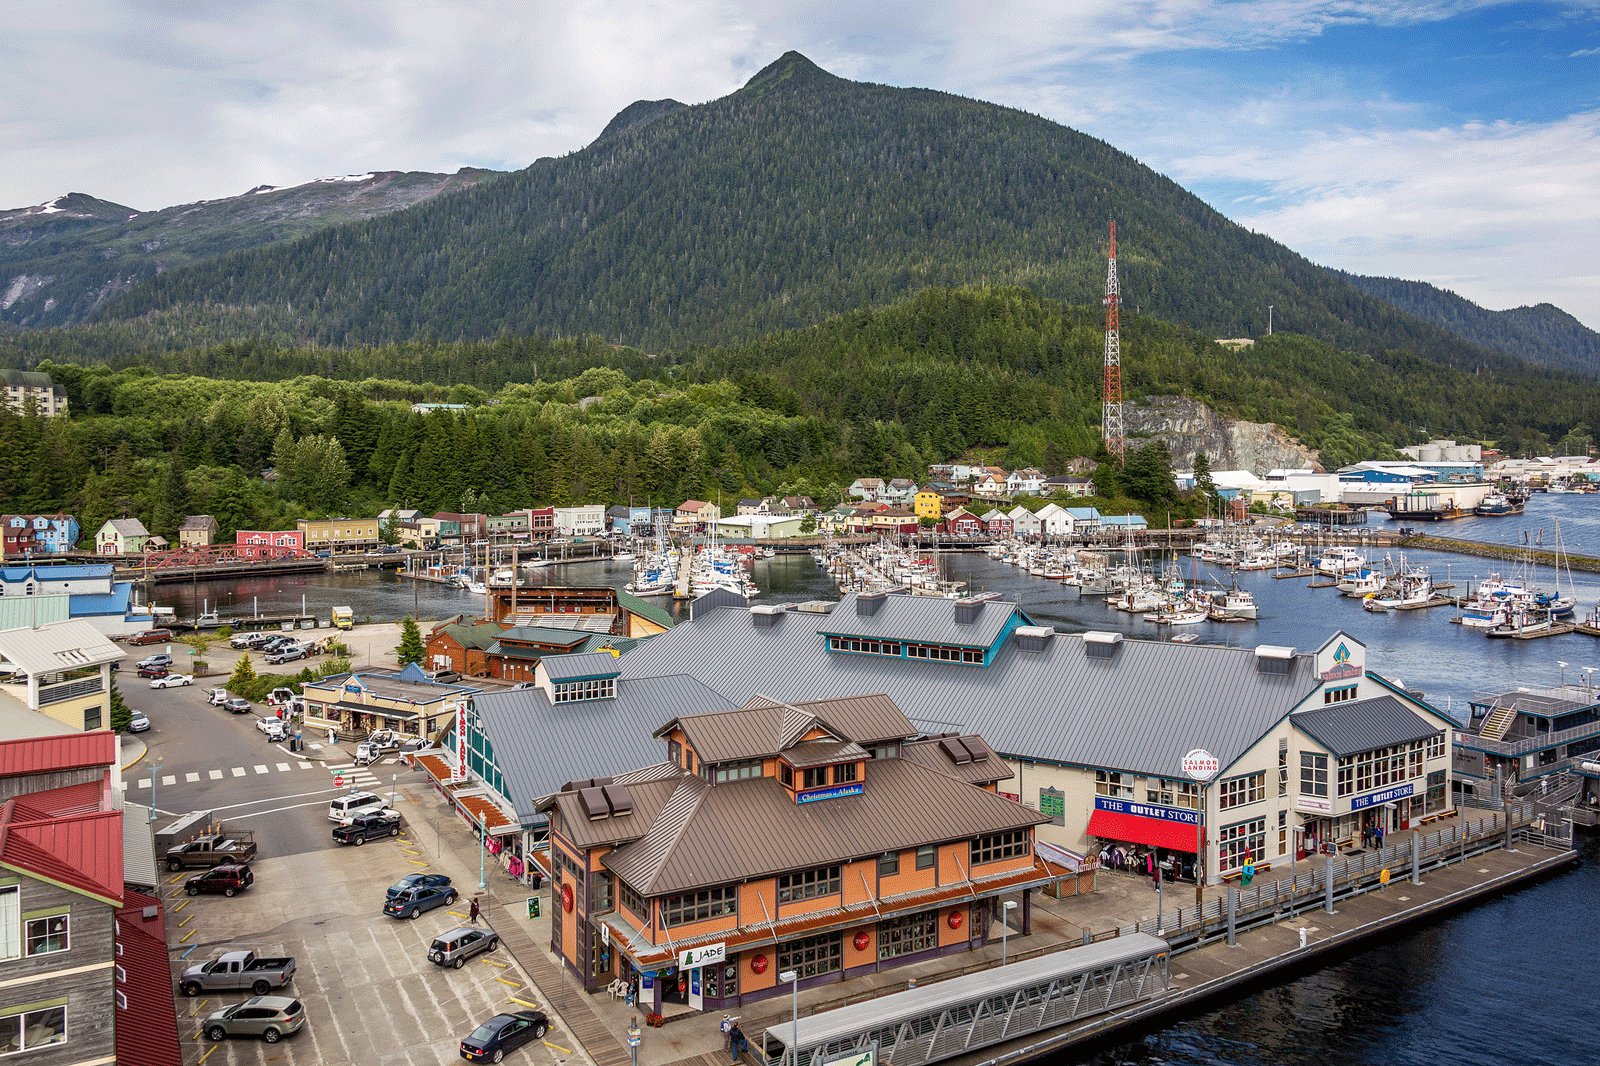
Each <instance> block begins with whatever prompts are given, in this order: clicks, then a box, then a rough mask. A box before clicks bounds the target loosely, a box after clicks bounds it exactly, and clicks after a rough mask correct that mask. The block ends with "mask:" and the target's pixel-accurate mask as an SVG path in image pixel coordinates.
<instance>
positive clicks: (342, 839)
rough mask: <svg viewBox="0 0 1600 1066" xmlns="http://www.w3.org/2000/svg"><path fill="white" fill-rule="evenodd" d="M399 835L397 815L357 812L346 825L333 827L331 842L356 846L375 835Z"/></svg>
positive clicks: (375, 836) (373, 837) (374, 837)
mask: <svg viewBox="0 0 1600 1066" xmlns="http://www.w3.org/2000/svg"><path fill="white" fill-rule="evenodd" d="M395 813H396V812H393V811H391V812H389V814H395ZM399 835H400V819H399V817H398V816H396V817H386V816H385V815H384V814H380V813H372V814H358V815H356V816H355V818H354V819H352V820H351V821H350V823H349V824H348V825H337V826H334V827H333V842H334V843H335V844H354V845H356V846H357V847H360V846H361V845H362V844H365V843H366V842H367V841H369V840H373V839H376V838H377V837H397V836H399Z"/></svg>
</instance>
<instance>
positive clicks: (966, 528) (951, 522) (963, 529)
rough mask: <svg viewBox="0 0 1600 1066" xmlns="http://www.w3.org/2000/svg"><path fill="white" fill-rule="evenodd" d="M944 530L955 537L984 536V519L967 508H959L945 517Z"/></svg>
mask: <svg viewBox="0 0 1600 1066" xmlns="http://www.w3.org/2000/svg"><path fill="white" fill-rule="evenodd" d="M944 528H945V532H947V533H949V534H950V535H951V536H953V537H978V536H982V535H983V519H981V518H979V517H978V516H977V515H975V514H973V513H972V512H971V511H969V510H967V509H966V508H965V507H957V508H956V509H955V510H953V511H951V512H950V513H949V514H947V515H945V516H944Z"/></svg>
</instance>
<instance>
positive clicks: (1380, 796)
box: [1350, 785, 1417, 811]
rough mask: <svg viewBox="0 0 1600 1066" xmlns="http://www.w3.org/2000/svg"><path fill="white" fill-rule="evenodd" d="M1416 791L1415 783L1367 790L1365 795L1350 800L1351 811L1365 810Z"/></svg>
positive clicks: (1403, 797) (1402, 797) (1391, 801)
mask: <svg viewBox="0 0 1600 1066" xmlns="http://www.w3.org/2000/svg"><path fill="white" fill-rule="evenodd" d="M1416 791H1417V786H1416V785H1396V786H1394V787H1393V788H1386V789H1384V790H1383V791H1382V792H1368V793H1367V794H1366V795H1365V796H1357V797H1355V798H1354V799H1352V800H1351V801H1350V809H1351V810H1352V811H1361V810H1366V809H1367V808H1368V807H1381V806H1383V805H1384V804H1385V803H1393V802H1394V801H1395V800H1398V799H1405V798H1406V797H1407V796H1410V795H1411V794H1413V793H1414V792H1416Z"/></svg>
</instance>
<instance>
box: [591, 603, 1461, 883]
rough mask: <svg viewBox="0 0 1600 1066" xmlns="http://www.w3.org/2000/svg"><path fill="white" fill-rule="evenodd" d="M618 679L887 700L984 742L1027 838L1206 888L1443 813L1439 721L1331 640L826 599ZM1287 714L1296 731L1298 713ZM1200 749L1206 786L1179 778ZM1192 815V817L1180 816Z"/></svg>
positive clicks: (681, 648) (686, 628)
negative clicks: (1102, 628) (1099, 852)
mask: <svg viewBox="0 0 1600 1066" xmlns="http://www.w3.org/2000/svg"><path fill="white" fill-rule="evenodd" d="M620 665H621V675H620V676H621V677H623V678H646V677H664V676H680V675H686V676H689V677H693V678H695V679H697V680H699V681H700V682H702V683H704V684H705V685H706V686H708V687H709V688H711V689H713V690H715V691H716V692H719V693H721V694H722V695H723V696H724V697H726V698H727V699H728V700H730V701H731V702H734V703H740V704H742V703H743V702H745V701H747V700H750V699H753V698H755V697H756V696H757V695H761V696H766V697H769V698H771V699H776V700H796V699H808V698H814V697H815V696H816V695H817V694H818V693H835V694H837V693H854V692H873V691H876V692H884V693H886V694H887V695H888V696H889V697H890V698H891V699H893V700H894V701H895V703H896V704H897V705H899V706H900V707H901V708H902V709H904V710H905V712H906V713H907V714H910V715H912V716H914V717H916V718H919V719H922V718H926V719H928V720H931V721H936V722H938V723H940V724H941V726H942V727H943V728H953V729H960V730H963V731H968V732H974V733H980V734H982V735H983V736H984V737H985V738H986V739H988V741H989V742H990V743H991V744H992V745H994V747H995V749H996V750H997V751H999V752H1000V753H1001V755H1002V756H1003V757H1004V758H1005V760H1006V761H1007V762H1008V763H1009V764H1010V765H1011V766H1012V768H1013V769H1014V770H1016V771H1017V773H1018V777H1017V782H1018V783H1017V786H1016V790H1015V792H1014V793H1013V795H1014V796H1015V797H1016V798H1017V799H1018V800H1019V801H1020V802H1022V803H1024V804H1025V805H1026V806H1029V807H1034V808H1036V809H1039V810H1041V811H1043V812H1045V813H1048V814H1050V815H1051V824H1050V825H1047V826H1045V827H1043V828H1042V830H1041V834H1040V835H1041V837H1042V838H1043V839H1045V840H1048V841H1049V842H1051V843H1054V844H1057V845H1059V846H1061V847H1064V848H1067V849H1070V850H1074V851H1080V852H1088V851H1090V850H1093V849H1094V848H1096V847H1097V846H1099V845H1101V844H1102V843H1105V844H1109V843H1112V842H1120V843H1123V844H1125V845H1135V846H1138V847H1146V848H1157V849H1160V850H1161V851H1163V852H1164V853H1176V854H1177V856H1178V857H1183V856H1187V857H1188V859H1189V861H1192V858H1193V856H1194V854H1195V841H1194V837H1195V829H1196V823H1197V822H1203V824H1204V826H1205V829H1204V838H1205V848H1206V860H1205V870H1206V871H1207V877H1208V878H1209V879H1210V880H1213V881H1214V880H1216V878H1217V877H1218V875H1226V874H1232V873H1234V872H1236V871H1237V870H1238V868H1239V867H1240V866H1241V865H1243V860H1244V857H1245V855H1246V854H1247V853H1248V854H1249V855H1250V856H1251V857H1252V858H1253V859H1254V860H1255V861H1256V862H1257V863H1258V864H1262V863H1268V864H1270V863H1281V862H1286V861H1287V860H1288V857H1289V855H1290V852H1291V843H1292V842H1293V841H1294V840H1295V838H1296V831H1297V830H1298V831H1300V833H1301V834H1302V840H1315V841H1316V842H1317V843H1318V845H1319V846H1323V847H1328V848H1340V847H1347V846H1350V845H1352V844H1355V845H1356V846H1359V843H1360V839H1361V830H1362V829H1363V828H1367V827H1369V826H1379V825H1381V826H1382V828H1384V829H1385V830H1386V831H1388V830H1394V829H1403V828H1406V827H1409V826H1414V825H1416V824H1419V823H1421V822H1423V821H1424V820H1426V819H1432V818H1434V817H1437V816H1438V815H1440V814H1442V813H1444V812H1446V811H1447V810H1449V809H1450V787H1449V781H1450V766H1451V761H1450V757H1449V749H1450V732H1451V728H1452V723H1451V722H1450V720H1449V719H1448V718H1447V717H1445V716H1444V715H1443V714H1441V713H1440V712H1439V711H1437V710H1436V709H1434V708H1433V707H1431V706H1430V705H1429V704H1428V703H1426V701H1424V700H1422V699H1420V698H1418V697H1416V696H1414V695H1413V694H1411V693H1409V692H1407V691H1406V690H1405V689H1404V688H1403V687H1401V686H1399V685H1397V684H1394V683H1392V682H1389V681H1387V680H1386V679H1384V678H1383V677H1382V676H1380V675H1379V674H1377V673H1376V672H1375V671H1372V670H1370V669H1368V666H1367V662H1366V649H1365V647H1364V646H1363V645H1362V644H1361V643H1360V642H1359V641H1357V640H1355V639H1354V638H1352V637H1349V636H1348V635H1346V634H1343V633H1336V634H1334V635H1333V636H1332V637H1331V638H1330V639H1329V640H1328V642H1327V643H1326V644H1325V645H1324V646H1323V647H1321V648H1319V649H1317V650H1316V651H1314V652H1303V651H1296V650H1294V649H1289V648H1273V647H1268V646H1263V647H1261V648H1257V649H1248V648H1245V649H1241V648H1224V647H1216V646H1208V645H1200V644H1195V645H1180V644H1171V643H1168V642H1163V641H1145V640H1124V639H1123V638H1122V636H1121V635H1120V634H1110V633H1107V634H1077V635H1068V634H1058V633H1056V631H1055V630H1054V629H1051V628H1049V627H1047V626H1039V625H1036V624H1034V622H1033V620H1032V619H1030V618H1028V616H1027V615H1026V614H1025V613H1024V612H1023V611H1022V610H1021V609H1020V608H1018V607H1017V606H1016V605H1015V604H1009V603H1005V602H1003V601H987V602H985V601H979V600H957V601H954V602H952V601H949V600H943V599H936V598H931V597H921V596H905V595H888V596H886V595H882V594H852V595H847V596H846V597H845V598H844V599H843V601H841V602H840V603H839V604H838V605H831V604H829V605H809V604H808V605H797V606H793V607H790V608H788V609H774V608H772V607H757V608H754V609H751V608H741V607H734V606H726V605H718V606H715V607H711V608H709V609H704V610H700V609H697V610H695V611H694V612H693V614H692V615H691V618H690V620H689V621H687V622H680V623H679V624H678V625H676V626H674V627H673V628H672V630H670V631H669V632H667V633H665V634H662V635H661V636H658V637H654V638H652V639H651V640H649V641H644V642H642V643H641V644H640V645H639V646H637V647H636V648H634V649H633V650H632V651H630V652H628V653H627V654H626V655H624V656H623V657H622V659H621V660H620ZM1303 716H1304V717H1303ZM1192 748H1206V749H1209V750H1210V751H1211V752H1212V753H1213V754H1214V755H1216V756H1217V758H1218V760H1219V762H1220V763H1221V771H1220V773H1219V774H1218V779H1217V782H1216V783H1215V784H1213V785H1212V786H1211V787H1209V788H1207V789H1205V790H1204V793H1203V795H1201V794H1199V792H1198V790H1195V789H1193V788H1192V786H1191V785H1188V784H1186V782H1187V778H1186V777H1185V775H1184V773H1183V768H1182V762H1183V756H1184V755H1185V753H1186V752H1188V751H1189V750H1190V749H1192ZM1197 809H1198V812H1199V813H1196V811H1197Z"/></svg>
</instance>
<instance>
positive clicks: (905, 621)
mask: <svg viewBox="0 0 1600 1066" xmlns="http://www.w3.org/2000/svg"><path fill="white" fill-rule="evenodd" d="M872 602H874V600H873V599H866V600H864V599H863V598H862V597H861V595H860V594H859V593H854V592H852V593H850V594H849V595H847V596H845V598H844V599H843V600H841V601H840V603H839V606H838V608H837V609H836V610H834V612H833V613H832V614H830V615H828V616H827V620H826V621H825V622H823V623H822V624H821V625H820V626H818V627H817V628H816V630H815V631H816V632H818V633H837V634H841V635H844V636H851V637H873V638H876V639H879V640H882V639H885V638H887V639H890V640H905V641H912V642H914V643H922V644H956V645H961V646H964V647H969V648H987V647H989V646H990V645H991V644H993V643H994V641H995V638H996V637H998V636H999V635H1000V631H1001V630H1002V629H1003V628H1004V627H1005V624H1006V622H1007V621H1009V620H1010V618H1011V616H1012V614H1013V613H1020V612H1019V611H1018V608H1017V605H1016V604H1014V603H1005V602H1003V601H1001V600H990V601H982V600H980V601H978V602H977V617H975V618H974V619H973V620H972V621H971V622H968V623H966V624H958V623H957V622H956V604H955V602H953V601H951V600H946V599H942V598H938V597H932V596H910V595H887V596H882V598H881V600H877V601H876V602H877V603H878V606H877V609H876V610H874V611H873V612H872V613H871V614H868V615H864V614H861V613H860V611H861V610H864V609H869V606H868V605H869V604H870V603H872ZM787 624H789V623H787V622H785V623H783V625H787ZM802 624H803V623H802ZM776 628H782V626H781V625H780V626H779V627H776Z"/></svg>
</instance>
